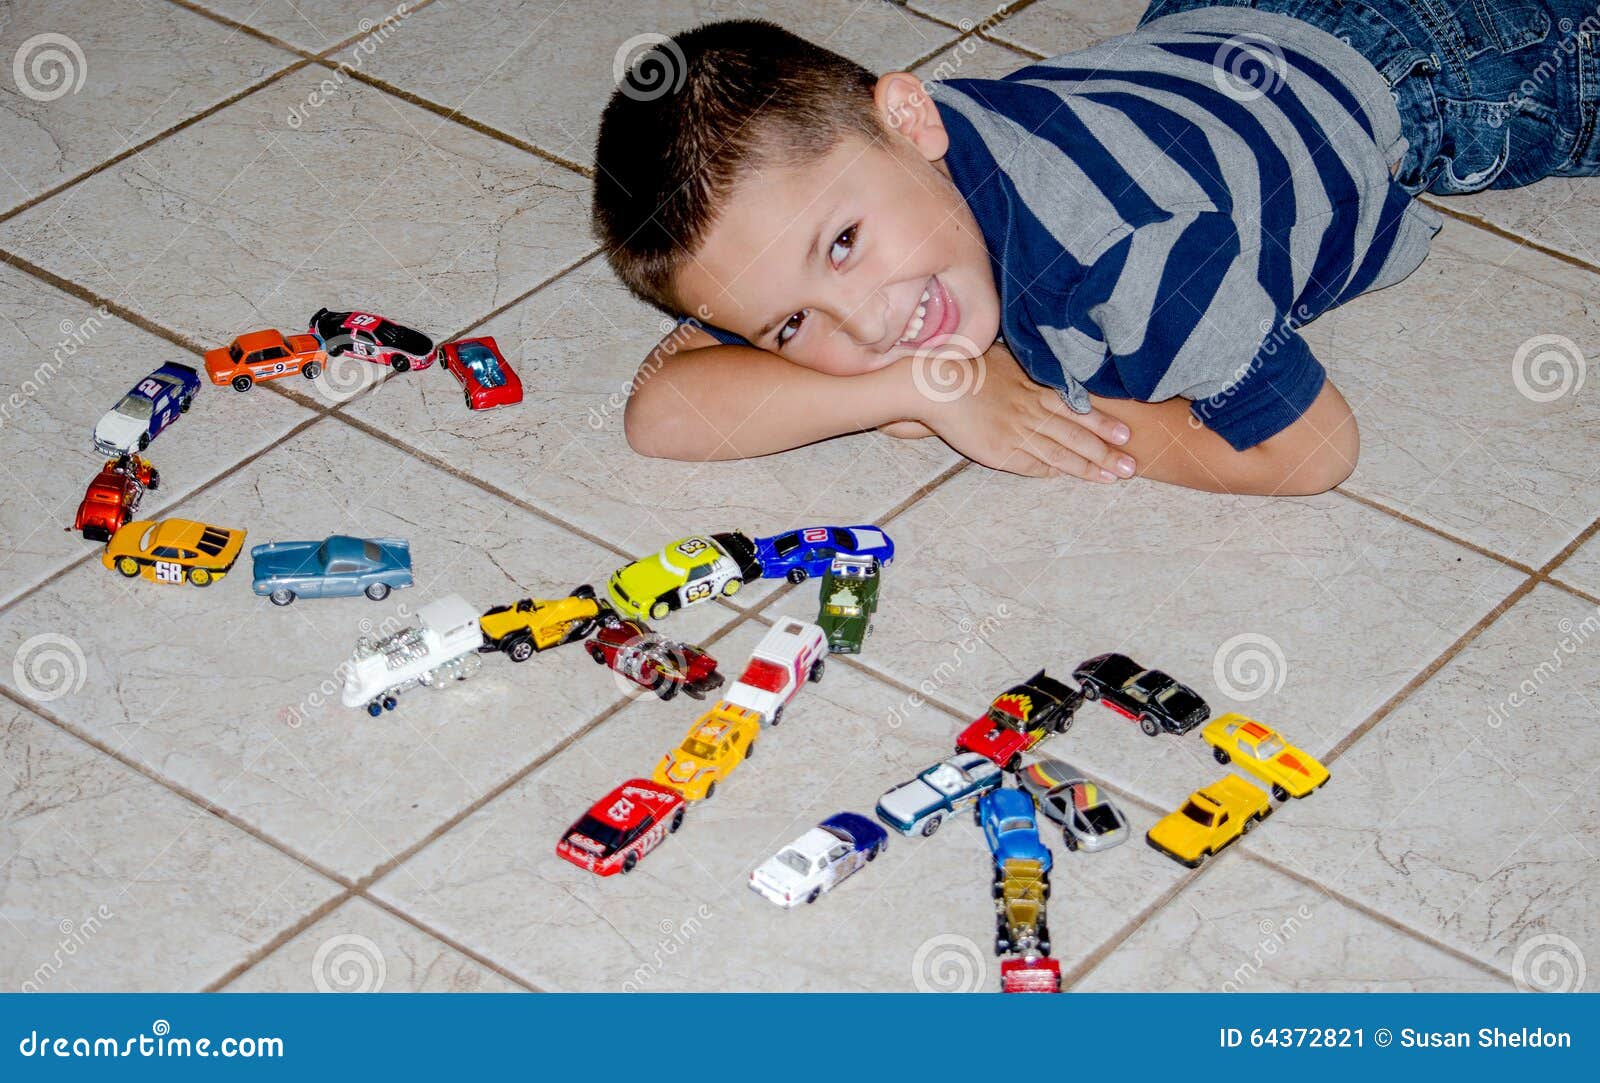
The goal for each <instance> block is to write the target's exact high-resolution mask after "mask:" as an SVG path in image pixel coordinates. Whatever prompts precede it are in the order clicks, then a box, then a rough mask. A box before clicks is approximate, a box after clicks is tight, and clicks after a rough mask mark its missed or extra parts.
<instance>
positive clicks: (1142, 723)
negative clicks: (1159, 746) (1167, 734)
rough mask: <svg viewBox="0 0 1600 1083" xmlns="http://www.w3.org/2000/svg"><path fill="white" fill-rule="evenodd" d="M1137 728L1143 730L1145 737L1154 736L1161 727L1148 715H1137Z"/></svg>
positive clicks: (1159, 731)
mask: <svg viewBox="0 0 1600 1083" xmlns="http://www.w3.org/2000/svg"><path fill="white" fill-rule="evenodd" d="M1139 728H1140V729H1142V730H1143V731H1144V733H1145V736H1146V737H1155V736H1157V735H1159V734H1160V733H1161V727H1160V726H1159V725H1157V724H1156V720H1155V719H1153V718H1151V717H1150V716H1149V715H1140V716H1139Z"/></svg>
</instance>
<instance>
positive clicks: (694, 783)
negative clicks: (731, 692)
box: [654, 700, 761, 801]
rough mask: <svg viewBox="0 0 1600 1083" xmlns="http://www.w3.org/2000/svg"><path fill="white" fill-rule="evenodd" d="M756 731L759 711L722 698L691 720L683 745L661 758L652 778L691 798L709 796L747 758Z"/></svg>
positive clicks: (693, 799) (759, 725) (753, 749)
mask: <svg viewBox="0 0 1600 1083" xmlns="http://www.w3.org/2000/svg"><path fill="white" fill-rule="evenodd" d="M760 732H761V715H760V713H758V712H756V711H752V710H749V709H747V708H744V707H736V706H734V705H733V704H731V703H729V702H727V701H726V700H722V701H720V702H719V703H717V705H716V706H714V707H712V708H711V709H710V710H709V711H707V712H706V713H705V714H703V715H701V716H700V717H699V718H698V719H696V720H695V723H694V725H693V726H690V727H689V735H688V736H687V737H685V738H684V739H683V744H681V745H679V746H678V747H677V748H675V749H673V750H672V751H671V752H668V753H667V754H666V755H665V756H663V757H661V762H660V763H658V764H656V770H655V775H654V778H655V780H656V781H657V782H659V783H661V784H662V785H663V786H671V787H672V788H673V789H674V790H677V791H678V792H679V793H681V794H683V796H684V797H687V798H688V799H689V800H691V801H700V800H703V799H705V798H707V797H710V796H711V795H712V794H714V793H716V792H717V783H718V782H720V781H722V780H723V779H725V778H727V777H728V775H729V774H730V773H731V772H732V771H733V769H734V768H735V767H737V766H739V764H741V763H743V762H744V761H745V760H747V759H749V758H750V755H751V753H753V752H754V751H755V749H756V734H758V733H760Z"/></svg>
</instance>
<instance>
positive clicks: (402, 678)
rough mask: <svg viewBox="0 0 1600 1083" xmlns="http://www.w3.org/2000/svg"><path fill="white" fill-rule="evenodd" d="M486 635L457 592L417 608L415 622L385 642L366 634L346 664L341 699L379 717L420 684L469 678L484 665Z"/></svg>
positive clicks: (359, 640)
mask: <svg viewBox="0 0 1600 1083" xmlns="http://www.w3.org/2000/svg"><path fill="white" fill-rule="evenodd" d="M481 646H483V631H482V630H481V629H480V628H479V627H478V611H477V610H476V609H474V608H473V607H472V606H470V605H468V604H467V602H466V600H465V599H463V598H462V597H461V596H460V595H459V594H449V595H446V596H445V597H443V598H439V599H437V600H436V601H432V602H429V603H428V604H427V605H424V606H420V607H418V609H417V623H416V625H415V626H413V627H409V628H402V629H401V630H400V631H398V632H395V633H394V634H393V635H388V636H384V637H383V638H381V639H372V638H370V637H368V636H362V637H361V638H360V639H358V640H356V647H355V651H354V652H353V653H352V654H351V655H350V659H349V661H348V662H347V663H346V664H345V679H344V688H343V691H342V692H341V694H340V699H341V700H342V701H343V703H344V705H345V706H346V707H360V706H362V705H363V704H364V705H365V706H366V708H367V713H368V714H370V715H372V716H373V717H374V718H376V717H377V716H378V715H379V714H380V713H382V712H383V711H392V710H394V708H395V698H396V697H397V696H399V695H400V693H401V692H403V691H405V690H406V689H408V688H415V687H416V686H417V685H426V686H428V687H430V688H431V687H437V686H439V685H441V684H443V683H444V682H445V681H447V680H451V679H454V680H458V681H460V680H466V679H467V678H468V677H470V676H472V675H473V674H474V673H476V672H477V671H478V668H479V667H480V666H482V664H483V663H482V661H481V660H480V659H479V658H478V648H479V647H481Z"/></svg>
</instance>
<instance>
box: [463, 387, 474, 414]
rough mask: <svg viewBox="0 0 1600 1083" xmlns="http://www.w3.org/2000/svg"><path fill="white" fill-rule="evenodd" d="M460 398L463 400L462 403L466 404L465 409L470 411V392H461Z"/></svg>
mask: <svg viewBox="0 0 1600 1083" xmlns="http://www.w3.org/2000/svg"><path fill="white" fill-rule="evenodd" d="M461 398H462V399H463V400H464V401H465V402H466V404H467V409H468V410H470V409H472V392H470V391H463V392H462V393H461Z"/></svg>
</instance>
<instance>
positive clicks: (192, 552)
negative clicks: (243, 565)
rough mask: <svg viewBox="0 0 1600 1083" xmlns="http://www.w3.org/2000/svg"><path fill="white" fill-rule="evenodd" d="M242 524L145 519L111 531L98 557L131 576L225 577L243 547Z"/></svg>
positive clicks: (201, 582)
mask: <svg viewBox="0 0 1600 1083" xmlns="http://www.w3.org/2000/svg"><path fill="white" fill-rule="evenodd" d="M244 534H245V532H244V531H242V530H231V529H229V528H228V527H221V526H207V525H206V524H205V523H196V522H192V521H190V520H188V519H163V520H161V521H160V522H156V521H155V520H153V519H141V520H139V521H138V522H134V523H129V524H127V525H126V526H124V527H122V528H121V529H119V530H118V531H117V532H116V533H115V534H113V535H111V540H110V541H109V542H107V543H106V551H105V552H104V553H103V554H101V556H100V563H102V564H104V565H105V566H106V567H107V568H112V569H114V570H116V571H119V572H121V573H122V574H123V575H125V576H127V577H128V578H129V579H135V578H138V577H140V576H143V577H144V578H145V579H148V580H150V581H151V582H152V583H182V582H184V581H185V580H187V581H188V582H190V583H193V584H194V585H195V586H197V587H204V586H209V585H211V583H212V582H213V581H214V580H217V579H221V578H222V577H223V576H225V575H227V574H228V571H229V570H230V569H231V568H232V567H233V562H234V561H235V560H237V559H239V551H240V550H241V549H243V548H244Z"/></svg>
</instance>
